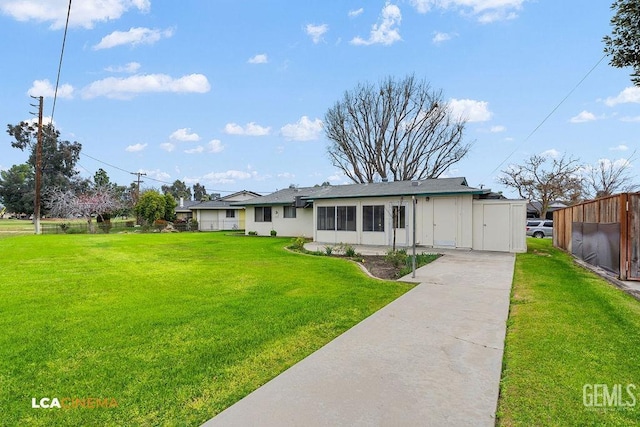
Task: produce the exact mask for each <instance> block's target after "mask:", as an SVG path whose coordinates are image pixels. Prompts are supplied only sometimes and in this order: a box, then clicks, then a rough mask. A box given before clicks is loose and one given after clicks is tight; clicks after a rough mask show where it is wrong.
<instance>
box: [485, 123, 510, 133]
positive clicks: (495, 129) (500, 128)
mask: <svg viewBox="0 0 640 427" xmlns="http://www.w3.org/2000/svg"><path fill="white" fill-rule="evenodd" d="M506 130H507V128H506V127H504V126H501V125H498V126H491V129H489V132H491V133H500V132H504V131H506Z"/></svg>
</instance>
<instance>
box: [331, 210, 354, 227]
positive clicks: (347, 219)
mask: <svg viewBox="0 0 640 427" xmlns="http://www.w3.org/2000/svg"><path fill="white" fill-rule="evenodd" d="M336 229H337V230H340V231H356V207H355V206H338V207H337V209H336Z"/></svg>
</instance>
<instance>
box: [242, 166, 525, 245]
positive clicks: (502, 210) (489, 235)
mask: <svg viewBox="0 0 640 427" xmlns="http://www.w3.org/2000/svg"><path fill="white" fill-rule="evenodd" d="M412 202H415V228H414V226H413V224H414V208H413V207H414V206H413V203H412ZM526 203H527V202H526V200H508V199H501V198H496V194H495V193H491V190H489V189H478V188H473V187H469V185H468V184H467V181H466V179H465V178H440V179H427V180H422V181H396V182H380V183H372V184H351V185H338V186H322V187H306V188H287V189H284V190H280V191H277V192H275V193H272V194H269V195H266V196H262V197H260V198H256V199H252V200H247V201H245V202H243V206H244V207H245V208H246V215H247V221H246V224H245V230H246V231H247V233H249V232H257V233H258V234H259V235H269V234H270V232H271V230H275V231H276V232H277V234H278V235H279V236H305V237H312V238H313V240H314V241H316V242H319V243H327V244H339V243H345V244H354V245H383V246H392V245H393V244H394V241H395V245H396V246H398V247H408V246H411V245H413V240H414V235H415V242H416V245H420V246H426V247H436V248H437V247H442V248H469V249H477V250H495V251H504V252H523V251H526V238H525V227H526Z"/></svg>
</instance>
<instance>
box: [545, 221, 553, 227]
mask: <svg viewBox="0 0 640 427" xmlns="http://www.w3.org/2000/svg"><path fill="white" fill-rule="evenodd" d="M544 226H545V227H553V221H545V223H544Z"/></svg>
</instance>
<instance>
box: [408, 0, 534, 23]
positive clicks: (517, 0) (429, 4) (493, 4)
mask: <svg viewBox="0 0 640 427" xmlns="http://www.w3.org/2000/svg"><path fill="white" fill-rule="evenodd" d="M525 1H526V0H410V3H411V5H412V6H413V7H414V8H415V9H416V11H417V12H418V13H427V12H429V11H431V9H432V8H439V9H454V10H459V11H460V13H461V14H463V15H468V16H473V17H475V18H476V19H477V20H478V22H480V23H483V24H488V23H491V22H495V21H503V20H508V19H515V18H517V17H518V14H517V12H518V11H519V10H520V9H522V5H523V4H524V2H525Z"/></svg>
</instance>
